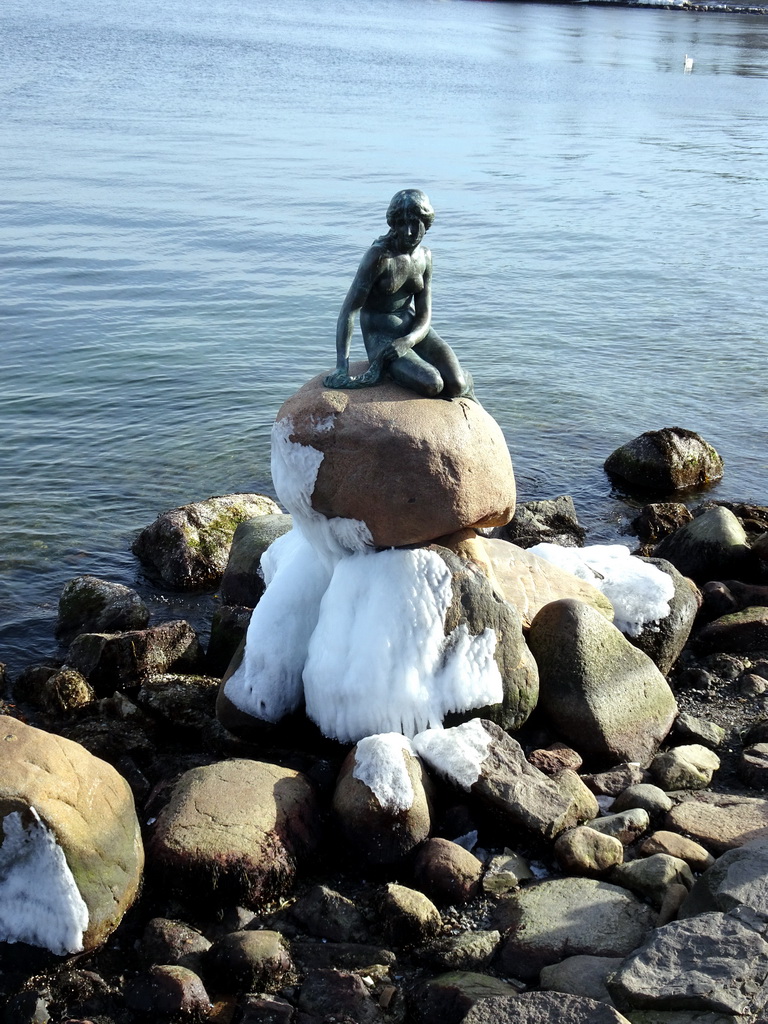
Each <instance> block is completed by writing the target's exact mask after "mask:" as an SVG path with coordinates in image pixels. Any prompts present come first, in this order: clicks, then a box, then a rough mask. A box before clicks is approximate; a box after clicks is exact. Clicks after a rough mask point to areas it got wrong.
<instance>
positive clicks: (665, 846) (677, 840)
mask: <svg viewBox="0 0 768 1024" xmlns="http://www.w3.org/2000/svg"><path fill="white" fill-rule="evenodd" d="M637 852H638V854H639V855H640V856H641V857H650V856H652V855H653V854H654V853H668V854H669V855H670V856H672V857H677V858H678V859H679V860H684V861H685V863H686V864H687V865H688V867H689V868H690V869H691V871H695V872H697V873H699V872H702V871H706V869H707V868H708V867H711V866H712V864H714V862H715V858H714V857H713V856H712V854H711V853H709V852H708V851H707V850H705V849H704V847H703V846H700V845H699V844H698V843H694V841H693V840H692V839H687V838H686V837H685V836H681V835H679V833H677V832H666V831H663V830H660V831H658V832H654V833H653V835H651V836H648V838H647V839H645V840H643V842H642V843H641V844H640V847H639V849H638V851H637Z"/></svg>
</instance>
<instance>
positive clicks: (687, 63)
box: [683, 53, 693, 71]
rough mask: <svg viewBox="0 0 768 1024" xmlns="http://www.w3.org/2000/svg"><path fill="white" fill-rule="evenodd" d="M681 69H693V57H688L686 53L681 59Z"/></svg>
mask: <svg viewBox="0 0 768 1024" xmlns="http://www.w3.org/2000/svg"><path fill="white" fill-rule="evenodd" d="M683 71H693V57H689V56H688V54H687V53H686V55H685V60H684V61H683Z"/></svg>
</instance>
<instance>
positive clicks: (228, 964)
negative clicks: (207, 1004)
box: [204, 931, 294, 992]
mask: <svg viewBox="0 0 768 1024" xmlns="http://www.w3.org/2000/svg"><path fill="white" fill-rule="evenodd" d="M293 969H294V968H293V961H292V960H291V956H290V953H289V951H288V947H287V946H286V945H285V942H284V941H283V937H282V936H281V935H280V933H279V932H273V931H259V932H257V931H241V932H230V933H229V934H228V935H224V936H222V937H221V938H220V939H217V940H216V942H214V944H213V945H212V946H211V948H210V949H209V950H208V952H207V953H206V955H205V965H204V970H205V973H204V977H205V980H206V982H207V983H208V984H209V985H210V987H211V989H212V991H214V992H277V991H279V990H280V988H281V987H282V986H283V984H284V983H285V981H286V980H287V979H288V978H289V977H290V976H291V974H292V972H293Z"/></svg>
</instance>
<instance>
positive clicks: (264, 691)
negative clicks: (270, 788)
mask: <svg viewBox="0 0 768 1024" xmlns="http://www.w3.org/2000/svg"><path fill="white" fill-rule="evenodd" d="M262 569H263V571H264V580H265V582H266V583H267V589H266V591H265V592H264V594H263V596H262V598H261V600H260V601H259V603H258V604H257V605H256V607H255V608H254V610H253V614H252V615H251V621H250V624H249V626H248V632H247V633H246V641H245V644H246V647H245V655H244V657H243V660H242V662H241V663H240V666H239V667H238V669H237V671H236V672H234V673H233V675H232V676H230V678H229V679H228V680H227V682H226V683H225V685H224V694H225V696H226V697H227V699H228V700H230V701H231V702H232V703H233V704H234V705H235V707H237V708H239V709H240V710H241V711H244V712H246V713H247V714H249V715H253V716H254V717H256V718H260V719H262V720H264V721H267V722H277V721H279V720H280V719H281V718H282V717H283V716H284V715H287V714H289V713H290V712H291V711H295V710H296V708H298V707H299V705H300V704H301V701H302V696H303V684H302V679H301V674H302V670H303V668H304V662H305V661H306V657H307V649H308V646H309V639H310V637H311V636H312V632H313V630H314V628H315V626H316V625H317V617H318V614H319V611H320V600H321V598H322V596H323V594H324V593H325V590H326V588H327V586H328V583H329V581H330V578H331V574H330V572H329V570H328V569H327V567H326V566H325V565H324V564H323V563H322V562H321V561H320V559H319V558H318V556H317V553H316V552H315V550H314V548H313V547H312V546H311V545H310V543H309V542H308V541H307V539H306V538H305V537H304V535H303V534H302V533H301V531H300V530H297V529H293V530H289V531H288V533H284V534H283V535H282V537H278V539H277V540H276V541H274V542H273V543H272V544H270V546H269V548H268V549H267V550H266V551H265V553H264V555H263V557H262Z"/></svg>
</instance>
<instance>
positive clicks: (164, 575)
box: [132, 494, 280, 590]
mask: <svg viewBox="0 0 768 1024" xmlns="http://www.w3.org/2000/svg"><path fill="white" fill-rule="evenodd" d="M279 512H280V508H279V506H278V505H277V504H276V503H275V502H274V501H272V499H271V498H267V497H266V496H265V495H263V494H227V495H223V496H216V497H212V498H207V499H206V500H205V501H197V502H193V503H192V504H190V505H183V506H182V507H180V508H174V509H171V510H170V511H169V512H164V513H163V514H162V515H160V516H158V518H157V519H156V520H155V522H154V523H152V525H151V526H148V527H146V529H144V530H142V531H141V533H140V534H139V535H138V537H137V538H136V540H135V541H134V542H133V548H132V550H133V553H134V554H135V555H136V556H137V557H138V558H139V559H140V560H141V562H142V563H143V564H144V565H145V566H147V567H148V568H149V569H150V570H151V571H153V572H154V573H156V574H157V576H158V577H159V578H160V580H161V581H162V582H163V583H166V584H168V585H169V586H172V587H176V588H178V589H180V590H192V589H197V588H201V587H215V586H216V585H217V584H218V583H219V582H220V581H221V578H222V575H223V573H224V569H225V567H226V564H227V558H228V557H229V550H230V547H231V546H232V538H233V537H234V533H235V529H236V528H237V527H238V526H239V525H240V523H242V522H243V521H244V520H246V519H252V518H253V517H254V516H262V515H268V514H272V513H279Z"/></svg>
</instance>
